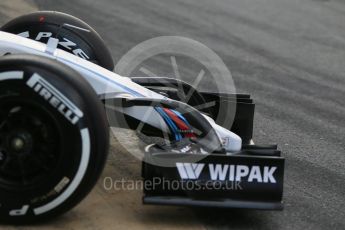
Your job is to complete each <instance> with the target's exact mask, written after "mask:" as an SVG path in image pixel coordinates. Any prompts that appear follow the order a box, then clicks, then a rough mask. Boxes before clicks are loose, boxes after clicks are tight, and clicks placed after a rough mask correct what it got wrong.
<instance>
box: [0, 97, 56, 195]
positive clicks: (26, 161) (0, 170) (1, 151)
mask: <svg viewBox="0 0 345 230" xmlns="http://www.w3.org/2000/svg"><path fill="white" fill-rule="evenodd" d="M0 108H1V112H0V186H2V187H5V188H7V189H13V188H18V187H19V188H20V189H23V188H25V187H30V188H32V187H36V186H39V185H40V183H41V182H42V181H44V180H47V179H49V176H50V175H52V173H53V172H54V170H55V168H56V167H57V165H58V162H59V158H60V155H61V154H60V152H61V146H60V144H61V142H60V140H61V132H60V128H59V126H58V125H57V121H56V120H55V119H54V117H53V116H52V114H51V113H50V112H49V111H47V110H46V109H45V108H44V107H43V106H41V105H39V104H37V103H34V102H30V101H25V100H23V99H20V100H19V99H12V98H8V99H4V98H3V99H2V100H1V103H0Z"/></svg>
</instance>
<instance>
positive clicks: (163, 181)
mask: <svg viewBox="0 0 345 230" xmlns="http://www.w3.org/2000/svg"><path fill="white" fill-rule="evenodd" d="M167 164H169V167H166V166H167ZM157 165H161V166H157ZM142 174H143V177H144V182H145V186H144V198H143V202H144V203H145V204H161V205H183V206H195V207H221V208H252V209H282V208H283V202H282V195H283V178H284V158H283V157H281V156H280V151H278V150H276V149H275V147H267V148H266V147H256V146H250V147H248V148H247V149H246V148H244V149H243V150H242V151H241V152H240V153H238V154H237V155H231V156H230V155H225V154H207V155H202V154H200V155H198V154H182V155H181V154H176V153H166V152H165V153H146V156H145V160H144V161H143V170H142Z"/></svg>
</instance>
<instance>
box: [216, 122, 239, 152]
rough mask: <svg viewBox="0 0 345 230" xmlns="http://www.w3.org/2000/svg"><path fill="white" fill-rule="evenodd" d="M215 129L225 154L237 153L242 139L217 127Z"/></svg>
mask: <svg viewBox="0 0 345 230" xmlns="http://www.w3.org/2000/svg"><path fill="white" fill-rule="evenodd" d="M217 126H218V127H217V128H216V129H215V130H216V132H217V134H218V136H219V138H220V140H221V142H222V144H223V148H224V149H225V150H226V151H227V152H237V151H240V150H241V148H242V139H241V137H239V136H238V135H237V134H235V133H233V132H231V131H229V130H227V129H225V128H223V127H221V126H219V125H217Z"/></svg>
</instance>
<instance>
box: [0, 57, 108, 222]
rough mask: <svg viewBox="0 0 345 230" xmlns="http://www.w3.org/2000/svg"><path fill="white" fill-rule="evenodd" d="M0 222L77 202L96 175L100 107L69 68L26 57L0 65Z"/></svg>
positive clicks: (103, 127) (29, 218) (32, 217)
mask: <svg viewBox="0 0 345 230" xmlns="http://www.w3.org/2000/svg"><path fill="white" fill-rule="evenodd" d="M0 108H1V110H0V204H1V206H0V221H3V222H11V223H27V222H37V221H41V220H46V219H47V218H50V217H54V216H56V215H59V214H62V213H64V212H66V211H68V210H69V209H71V208H72V207H74V206H75V205H76V204H77V203H79V202H80V201H81V200H82V199H83V198H84V197H85V196H86V195H87V194H88V193H89V191H90V190H91V189H92V187H93V186H94V184H95V183H96V181H97V180H98V177H99V176H100V173H101V172H102V169H103V166H104V163H105V160H106V156H107V148H108V127H107V122H106V118H105V114H104V109H103V107H102V105H101V103H100V101H99V100H98V98H97V96H96V94H95V93H94V92H93V90H92V88H91V87H90V86H89V84H88V83H87V82H86V81H85V80H84V79H83V78H82V77H81V76H80V75H79V74H78V73H76V72H75V71H74V70H72V69H70V68H69V67H66V66H65V65H63V64H61V63H58V62H55V61H53V60H50V59H46V58H43V57H38V56H33V55H10V56H6V57H3V58H2V59H1V60H0Z"/></svg>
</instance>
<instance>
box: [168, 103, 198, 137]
mask: <svg viewBox="0 0 345 230" xmlns="http://www.w3.org/2000/svg"><path fill="white" fill-rule="evenodd" d="M163 110H164V112H166V113H167V114H168V116H169V117H170V118H171V119H172V120H173V121H174V122H175V124H176V125H177V126H178V127H179V129H180V130H190V128H189V126H188V125H187V124H186V123H185V122H184V121H182V120H181V119H180V118H179V117H178V116H177V115H176V114H175V113H174V112H172V111H170V109H167V108H163ZM184 135H185V136H186V137H189V138H193V137H195V134H194V133H188V132H187V133H184Z"/></svg>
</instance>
